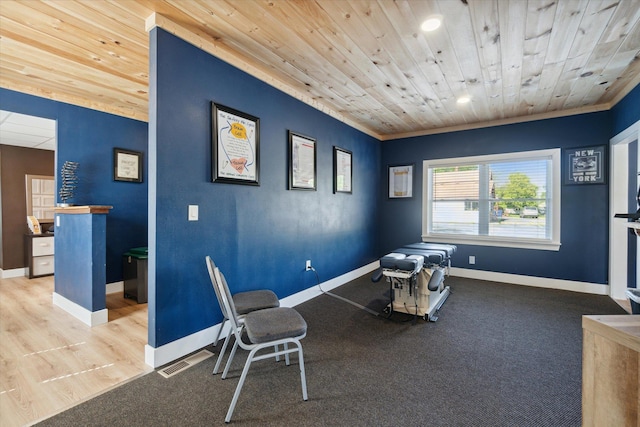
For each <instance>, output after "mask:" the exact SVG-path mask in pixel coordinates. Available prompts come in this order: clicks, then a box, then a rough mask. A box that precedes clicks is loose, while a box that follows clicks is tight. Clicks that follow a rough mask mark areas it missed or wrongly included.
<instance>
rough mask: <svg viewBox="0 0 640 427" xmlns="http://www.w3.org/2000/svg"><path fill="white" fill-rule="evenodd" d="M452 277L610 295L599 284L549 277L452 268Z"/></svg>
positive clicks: (607, 288)
mask: <svg viewBox="0 0 640 427" xmlns="http://www.w3.org/2000/svg"><path fill="white" fill-rule="evenodd" d="M449 274H450V275H451V276H456V277H465V278H469V279H478V280H488V281H492V282H502V283H510V284H513V285H524V286H535V287H538V288H548V289H560V290H563V291H573V292H582V293H586V294H595V295H609V286H608V285H603V284H597V283H587V282H576V281H573V280H562V279H550V278H547V277H535V276H523V275H519V274H510V273H496V272H494V271H482V270H470V269H467V268H459V267H451V270H450V272H449Z"/></svg>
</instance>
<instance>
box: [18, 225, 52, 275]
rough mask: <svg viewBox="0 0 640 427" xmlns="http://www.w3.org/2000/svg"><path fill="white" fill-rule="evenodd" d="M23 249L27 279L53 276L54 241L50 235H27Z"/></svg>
mask: <svg viewBox="0 0 640 427" xmlns="http://www.w3.org/2000/svg"><path fill="white" fill-rule="evenodd" d="M24 247H25V262H26V264H27V268H28V274H27V275H28V277H29V279H32V278H34V277H40V276H47V275H51V274H53V266H54V262H53V261H54V258H53V256H54V241H53V235H52V234H27V235H25V245H24Z"/></svg>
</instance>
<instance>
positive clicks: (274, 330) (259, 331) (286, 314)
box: [212, 267, 308, 423]
mask: <svg viewBox="0 0 640 427" xmlns="http://www.w3.org/2000/svg"><path fill="white" fill-rule="evenodd" d="M213 277H214V279H213V281H212V282H213V285H214V286H216V287H217V288H218V292H219V294H220V300H221V302H222V305H223V306H224V309H225V310H226V312H227V314H228V316H229V323H230V324H231V329H232V332H233V334H234V336H235V339H236V343H235V344H234V348H233V350H232V351H231V355H230V356H229V357H230V359H232V358H233V356H234V353H235V350H236V349H237V347H238V346H240V347H241V348H242V349H244V350H248V351H249V355H248V356H247V360H246V362H245V365H244V368H243V370H242V374H241V375H240V380H239V382H238V385H237V386H236V391H235V393H234V394H233V398H232V399H231V405H230V406H229V410H228V411H227V415H226V417H225V422H227V423H228V422H229V421H230V420H231V416H232V415H233V411H234V409H235V406H236V403H237V402H238V397H239V396H240V392H241V391H242V386H243V385H244V382H245V380H246V378H247V373H248V372H249V367H250V366H251V363H253V362H254V361H257V360H263V359H269V358H272V357H278V356H281V355H284V356H285V360H286V364H287V365H289V364H290V361H289V355H290V354H292V353H298V364H299V367H300V382H301V383H302V398H303V400H305V401H306V400H307V399H308V397H307V379H306V376H305V370H304V356H303V353H302V344H301V343H300V340H301V339H303V338H304V337H305V336H306V335H307V323H306V322H305V320H304V319H303V318H302V316H301V315H300V313H298V312H297V311H296V310H294V309H293V308H288V307H275V308H267V309H264V310H257V311H252V312H251V313H247V314H246V315H245V316H244V322H242V323H241V322H240V321H239V320H238V313H237V311H236V309H235V306H234V301H233V298H232V297H231V292H230V291H229V286H228V285H227V281H226V279H225V277H224V274H222V272H221V271H220V269H218V268H217V267H216V268H215V269H214V274H213ZM243 331H245V332H246V338H245V337H244V335H243ZM243 338H245V339H247V340H248V342H246V341H245V340H244V339H243ZM281 344H282V350H280V345H281ZM289 344H291V345H292V348H289ZM262 350H265V351H266V352H265V351H262ZM227 370H228V364H227V368H226V369H225V373H226V371H227Z"/></svg>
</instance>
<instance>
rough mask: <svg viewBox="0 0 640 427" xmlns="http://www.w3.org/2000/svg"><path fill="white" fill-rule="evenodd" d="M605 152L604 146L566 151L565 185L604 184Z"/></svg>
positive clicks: (605, 147)
mask: <svg viewBox="0 0 640 427" xmlns="http://www.w3.org/2000/svg"><path fill="white" fill-rule="evenodd" d="M606 150H607V146H606V145H597V146H594V147H582V148H569V149H566V150H565V152H564V158H565V160H564V169H565V180H564V183H565V185H567V184H604V183H606V171H605V168H606V164H607V160H606V154H607V151H606Z"/></svg>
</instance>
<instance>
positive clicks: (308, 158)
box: [289, 131, 317, 191]
mask: <svg viewBox="0 0 640 427" xmlns="http://www.w3.org/2000/svg"><path fill="white" fill-rule="evenodd" d="M316 152H317V149H316V140H315V139H313V138H309V137H308V136H304V135H300V134H299V133H296V132H292V131H289V190H313V191H315V190H316V176H317V170H316Z"/></svg>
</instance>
